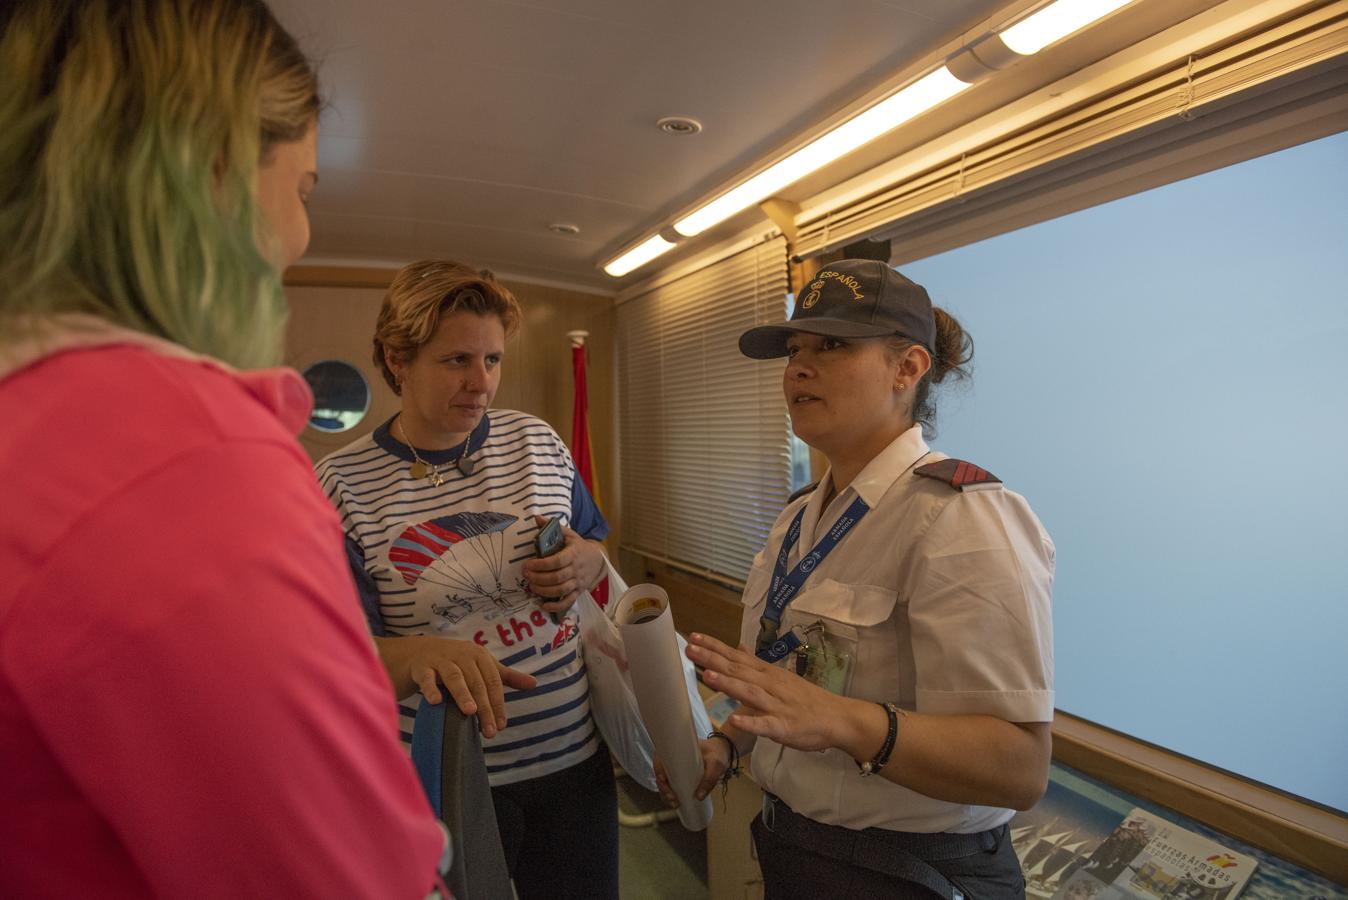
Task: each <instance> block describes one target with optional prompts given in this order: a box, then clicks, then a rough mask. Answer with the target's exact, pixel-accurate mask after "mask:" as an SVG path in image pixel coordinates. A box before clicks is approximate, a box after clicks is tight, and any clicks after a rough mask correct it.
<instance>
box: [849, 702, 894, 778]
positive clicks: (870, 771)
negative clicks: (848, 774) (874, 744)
mask: <svg viewBox="0 0 1348 900" xmlns="http://www.w3.org/2000/svg"><path fill="white" fill-rule="evenodd" d="M880 705H881V706H883V707H884V708H885V712H886V713H887V714H888V715H889V734H887V735H885V742H884V743H883V744H881V745H880V752H879V753H876V754H875V759H872V760H870V761H869V762H864V763H863V762H859V763H857V768H858V769H860V770H861V777H862V778H865V777H866V776H867V775H874V774H875V773H876V772H879V771H880V770H881V769H883V768H884V767H885V765H886V764H888V762H889V757H890V754H892V753H893V752H894V742H895V740H896V739H897V738H898V736H899V709H898V707H896V706H895V705H894V704H893V703H888V702H884V703H881V704H880Z"/></svg>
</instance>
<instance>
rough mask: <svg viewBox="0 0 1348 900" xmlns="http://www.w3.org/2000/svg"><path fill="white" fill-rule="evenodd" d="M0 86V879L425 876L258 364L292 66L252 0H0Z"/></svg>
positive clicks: (288, 172) (306, 174) (292, 121)
mask: <svg viewBox="0 0 1348 900" xmlns="http://www.w3.org/2000/svg"><path fill="white" fill-rule="evenodd" d="M0 83H3V84H4V85H5V88H4V91H3V92H0V421H3V422H4V423H5V427H4V429H3V430H0V484H3V485H4V488H3V500H0V510H2V512H0V572H3V573H4V577H3V578H0V760H3V765H0V848H3V850H0V857H3V862H0V896H3V897H83V896H98V897H101V898H119V897H137V898H140V897H189V896H190V897H231V898H238V897H319V896H332V897H343V898H381V900H382V898H421V897H425V896H427V895H428V893H431V892H432V891H433V890H434V889H436V888H437V885H438V884H439V876H438V875H437V870H438V868H439V863H440V860H441V856H442V851H443V848H444V836H443V832H442V830H441V829H440V828H439V827H438V825H437V823H436V821H435V819H434V817H433V815H432V813H431V811H430V807H429V805H428V803H427V800H426V798H425V796H424V794H423V792H422V790H421V787H420V785H419V783H418V781H417V778H416V775H415V773H414V772H413V770H412V768H411V765H410V763H409V761H408V760H407V758H406V756H405V755H404V754H403V753H402V751H401V750H400V748H399V744H398V737H397V725H396V722H397V708H396V706H395V705H394V703H393V701H392V696H393V691H392V688H391V686H390V684H389V681H388V677H387V675H386V673H385V671H384V669H383V668H382V666H381V664H380V662H379V659H378V657H377V655H376V654H375V651H374V647H373V645H372V644H371V642H370V638H369V635H368V633H367V631H366V628H365V623H364V619H363V617H362V613H361V608H360V605H359V602H358V599H357V596H356V593H355V588H354V585H353V584H352V582H351V579H350V575H349V573H348V571H347V565H346V560H345V556H344V551H343V537H342V529H341V525H340V524H339V522H338V520H337V516H336V514H335V512H334V511H333V509H332V507H331V506H330V505H329V504H328V502H327V501H326V499H325V498H324V496H323V494H322V492H321V491H320V490H319V488H318V485H317V484H316V482H315V480H314V477H313V473H312V470H311V469H310V466H309V461H308V459H307V458H306V456H305V454H304V453H303V452H302V451H301V449H300V447H299V445H298V444H297V442H296V440H295V434H296V433H297V432H298V431H299V430H300V429H301V428H303V426H304V424H305V422H306V420H307V418H308V414H309V407H310V405H311V397H310V395H309V392H308V388H307V387H306V386H305V384H304V382H303V380H302V379H301V378H300V377H299V376H298V374H296V373H295V372H293V371H290V370H286V369H258V368H257V367H260V366H266V365H271V364H274V361H275V360H276V359H277V357H278V356H279V352H278V351H279V347H280V341H281V337H282V328H283V324H284V319H285V303H284V297H283V294H282V290H281V283H280V271H281V270H282V269H283V268H284V267H285V266H286V265H288V264H289V263H291V262H293V261H294V260H295V259H296V258H298V257H299V256H300V255H301V254H302V253H303V252H304V248H305V246H306V245H307V243H308V218H307V215H306V213H305V207H304V204H305V202H306V200H307V199H308V194H309V192H310V191H311V190H312V189H313V186H314V183H315V182H316V180H317V174H316V163H315V124H316V120H317V114H318V109H319V99H318V96H317V91H316V81H315V77H314V74H313V71H312V69H311V67H310V66H309V64H308V63H307V62H306V60H305V59H304V57H303V55H302V54H301V53H300V52H299V50H298V48H297V47H296V44H295V42H294V40H293V39H292V38H291V37H290V36H289V35H288V34H287V33H286V32H285V31H284V30H283V29H282V28H281V27H280V26H279V25H278V24H277V22H276V21H275V19H274V18H273V17H272V15H271V13H270V12H269V11H268V9H267V7H266V6H265V5H264V4H263V3H261V2H258V0H17V2H13V0H11V2H10V3H7V4H6V5H5V7H4V9H3V11H0ZM491 666H492V670H491V672H490V673H488V674H489V675H496V670H495V668H494V663H492V664H491ZM498 677H499V676H498Z"/></svg>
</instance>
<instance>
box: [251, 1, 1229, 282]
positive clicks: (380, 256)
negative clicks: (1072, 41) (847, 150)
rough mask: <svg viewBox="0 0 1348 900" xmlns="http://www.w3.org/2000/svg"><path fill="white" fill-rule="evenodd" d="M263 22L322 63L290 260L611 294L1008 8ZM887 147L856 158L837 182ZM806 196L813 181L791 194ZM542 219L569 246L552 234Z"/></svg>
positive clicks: (512, 5) (347, 13) (332, 12)
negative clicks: (453, 266)
mask: <svg viewBox="0 0 1348 900" xmlns="http://www.w3.org/2000/svg"><path fill="white" fill-rule="evenodd" d="M1026 2H1027V0H1015V2H1014V3H1013V4H1012V5H1019V6H1020V7H1024V6H1025V5H1026ZM1207 5H1210V3H1208V2H1204V0H1163V2H1161V3H1159V4H1157V3H1138V4H1135V7H1134V8H1136V7H1143V6H1150V9H1151V12H1150V16H1151V18H1148V15H1149V14H1148V13H1147V12H1142V13H1133V14H1132V18H1131V19H1129V18H1123V17H1121V18H1120V19H1118V20H1116V22H1115V24H1114V25H1113V26H1112V29H1111V30H1112V32H1113V33H1114V34H1115V35H1116V38H1117V39H1124V38H1123V37H1121V36H1122V35H1123V34H1124V32H1128V33H1129V34H1131V33H1133V32H1136V33H1137V34H1145V33H1149V32H1150V31H1152V30H1155V28H1156V27H1159V26H1160V25H1161V24H1163V23H1160V22H1159V21H1153V20H1154V19H1155V18H1156V13H1155V10H1156V9H1157V8H1158V6H1159V7H1166V8H1167V9H1168V10H1169V12H1168V13H1167V14H1166V15H1165V16H1164V18H1165V19H1166V20H1173V19H1174V18H1176V17H1177V16H1182V15H1184V14H1191V13H1192V12H1193V11H1194V10H1195V9H1197V8H1201V7H1203V6H1207ZM271 6H272V8H273V9H274V10H275V11H276V14H277V16H278V17H279V18H280V20H281V21H282V23H283V24H285V25H286V27H288V28H289V29H290V30H291V31H292V32H293V33H294V34H295V35H296V36H297V37H298V38H299V40H300V42H301V44H302V45H303V46H304V48H305V50H306V51H307V52H308V53H309V54H310V55H311V56H313V57H314V58H315V59H316V60H317V61H318V63H319V73H320V78H321V81H322V89H323V92H324V95H325V99H326V100H327V101H328V108H327V110H326V111H325V112H324V115H323V119H322V122H321V125H320V133H319V170H320V185H319V188H318V190H317V191H316V192H315V194H314V196H313V198H312V201H311V205H310V211H311V214H312V221H313V241H312V244H311V246H310V250H309V254H308V256H307V257H306V261H334V260H345V261H360V262H373V261H382V262H391V263H402V262H406V261H409V260H412V259H417V258H423V257H447V258H454V259H459V260H462V261H465V262H468V263H471V264H473V265H475V266H486V267H490V268H492V269H495V270H496V271H498V272H500V273H503V274H508V275H514V276H517V277H526V278H531V279H537V280H543V281H550V282H555V283H560V284H568V285H572V286H576V287H581V288H589V289H599V290H604V291H615V290H617V289H618V288H619V287H621V286H622V285H623V284H624V283H628V282H630V281H632V280H633V279H635V278H637V277H640V275H641V274H643V273H642V272H640V271H639V272H638V273H634V275H632V276H628V278H627V279H626V280H625V281H618V280H615V279H611V278H609V277H608V276H606V275H604V274H603V273H602V272H601V271H600V270H599V268H598V266H599V264H600V263H602V262H604V261H606V260H607V259H608V258H609V257H610V256H612V255H613V254H614V253H615V252H616V251H618V250H620V249H622V248H623V247H624V245H625V244H627V243H629V242H631V241H632V240H634V239H636V238H639V237H644V236H646V235H647V234H649V233H650V232H651V231H652V230H654V229H655V228H656V227H658V226H659V225H661V224H663V223H667V222H668V220H669V216H671V215H672V214H673V213H675V212H676V211H680V210H684V209H686V208H687V207H688V206H689V205H690V204H691V203H693V202H694V201H696V200H698V199H699V198H701V197H704V196H705V195H706V194H707V193H708V192H709V191H711V190H713V189H715V188H716V187H717V186H718V185H721V184H723V183H725V182H726V181H727V180H728V179H731V178H733V177H735V176H736V175H737V174H738V173H741V172H743V171H744V170H745V169H747V168H749V167H752V166H753V165H754V164H755V163H756V162H759V161H760V160H762V159H763V158H764V157H765V156H766V155H770V154H772V153H774V152H776V151H778V150H779V149H780V148H782V147H783V146H784V145H786V144H789V143H790V142H792V141H793V140H797V139H799V138H800V136H801V135H803V134H806V133H808V132H809V131H810V130H811V128H813V127H816V126H817V125H818V123H820V122H822V121H823V120H825V119H827V118H829V116H830V115H832V114H834V113H836V112H837V111H838V110H839V109H840V108H841V107H843V106H846V105H847V104H849V103H852V102H854V101H856V100H858V99H859V98H862V97H863V96H864V95H866V94H867V93H868V92H872V91H874V90H875V89H876V88H877V87H879V86H882V85H884V84H885V83H887V82H891V81H892V80H893V79H894V78H895V76H896V75H897V74H899V73H901V72H902V71H903V70H904V69H905V67H909V66H911V65H913V64H914V63H916V62H917V61H919V60H921V58H922V57H924V56H928V55H930V54H931V53H932V52H933V51H935V50H938V49H939V48H941V47H942V46H943V45H946V44H950V43H951V42H952V41H956V40H958V39H959V38H960V37H961V36H962V35H966V36H969V37H972V36H976V35H977V34H979V33H981V28H979V26H981V25H983V24H985V20H987V19H988V17H989V16H991V15H993V14H994V13H996V11H997V10H998V9H999V8H1005V7H1007V6H1008V0H891V2H884V0H809V2H806V0H719V2H717V0H528V2H524V0H384V2H374V0H271ZM1120 22H1121V23H1122V24H1119V23H1120ZM976 28H978V30H973V29H976ZM1080 53H1081V50H1080V49H1079V48H1078V50H1077V51H1076V54H1077V55H1076V56H1074V55H1073V53H1072V52H1071V51H1067V52H1065V53H1064V52H1060V53H1059V54H1058V58H1057V61H1056V64H1055V63H1054V60H1053V57H1052V54H1049V53H1046V54H1041V55H1043V56H1045V57H1048V59H1047V60H1046V61H1045V62H1044V63H1043V65H1049V66H1053V67H1055V68H1056V69H1057V70H1059V71H1060V72H1061V71H1071V69H1072V68H1073V67H1074V66H1077V65H1079V64H1080V63H1081V62H1082V61H1083V60H1082V59H1080V58H1078V57H1079V56H1080ZM1096 55H1098V54H1096ZM1035 59H1036V60H1037V59H1038V57H1036V58H1035ZM1019 68H1025V65H1024V64H1021V67H1019ZM998 75H999V76H1005V75H1008V73H998ZM1021 78H1022V80H1023V78H1024V75H1023V74H1022V75H1021ZM1001 82H1002V84H1001V85H1000V86H999V87H998V88H996V89H993V90H987V89H985V88H984V86H983V85H980V91H981V94H980V93H979V92H976V91H970V92H966V95H965V97H969V96H973V95H975V94H979V96H980V97H981V100H975V101H974V102H973V103H972V104H969V103H966V105H967V106H969V107H970V113H969V114H971V115H972V114H974V113H977V112H985V111H986V110H987V108H989V105H990V104H992V106H991V108H995V104H996V103H998V102H1002V100H1003V98H1004V97H1007V96H1012V95H1014V94H1015V93H1016V91H1018V90H1019V91H1021V92H1023V88H1024V87H1026V85H1020V86H1019V87H1018V86H1017V78H1016V77H1006V78H1002V79H1001ZM962 99H964V98H962ZM667 115H684V116H692V117H694V118H696V119H698V120H700V121H701V122H702V123H703V125H704V126H705V130H704V131H703V132H702V133H701V134H699V135H694V136H670V135H666V134H663V133H661V132H660V131H659V130H658V129H657V128H656V127H655V121H656V120H657V119H658V118H660V117H662V116H667ZM921 132H922V129H917V130H916V131H914V134H915V135H917V136H919V137H920V134H921ZM877 144H884V142H877ZM890 144H891V145H892V141H891V142H890ZM891 149H892V146H890V145H883V146H878V147H871V148H867V149H866V150H863V151H860V152H859V153H858V154H854V155H853V156H854V158H853V159H852V160H850V161H849V162H850V163H851V164H850V166H844V167H842V170H839V171H837V172H835V173H833V174H834V175H835V176H837V177H836V178H835V180H841V177H846V176H847V175H850V174H855V173H856V172H857V171H860V170H861V167H863V166H864V165H867V164H873V163H874V162H875V161H876V160H877V158H878V157H879V156H880V155H882V154H884V153H889V152H890V151H891ZM820 186H821V185H820V183H819V179H818V178H816V179H815V180H814V182H813V184H812V185H798V186H797V189H798V192H799V191H800V190H803V189H805V188H807V187H808V188H811V189H817V188H818V187H820ZM747 215H748V216H749V217H750V218H752V217H753V216H759V217H760V218H761V214H760V213H757V212H756V211H755V212H752V213H749V214H747ZM745 221H746V219H745V216H741V217H739V218H738V219H737V220H736V221H735V222H731V223H727V225H726V226H725V227H724V228H722V229H721V232H722V233H724V232H725V231H726V229H728V228H731V227H735V226H736V223H738V226H739V227H743V225H744V224H745ZM553 222H567V223H572V224H575V225H577V226H579V228H580V233H579V234H577V235H575V236H562V235H556V234H553V233H551V232H550V231H549V230H548V225H549V224H550V223H553ZM680 249H683V248H682V247H681V248H680ZM672 256H673V254H672Z"/></svg>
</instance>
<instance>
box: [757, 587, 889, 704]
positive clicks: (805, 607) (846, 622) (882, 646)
mask: <svg viewBox="0 0 1348 900" xmlns="http://www.w3.org/2000/svg"><path fill="white" fill-rule="evenodd" d="M807 588H808V589H807V590H804V591H802V592H801V593H800V594H799V595H798V596H797V597H796V599H795V601H794V602H793V603H792V604H791V605H790V606H788V607H787V610H786V614H785V615H784V616H783V624H784V625H785V626H786V627H788V628H796V629H797V631H798V633H805V634H810V633H814V634H818V633H819V631H820V630H822V632H823V635H824V640H825V641H827V642H828V643H829V646H830V648H831V650H832V651H834V652H838V653H849V654H851V655H852V656H853V658H854V662H853V675H852V678H851V687H850V690H848V691H847V693H848V694H850V695H852V696H871V695H872V694H875V693H877V692H879V693H880V694H882V695H885V696H888V695H889V694H890V692H891V691H892V689H893V687H894V685H895V684H896V683H897V676H898V667H899V658H898V657H899V653H898V644H897V641H896V636H895V630H894V624H893V616H894V607H895V605H896V604H897V603H898V593H897V592H895V591H891V590H887V589H885V588H882V587H876V586H873V585H854V584H843V583H842V582H839V581H834V580H833V579H831V578H825V579H821V580H820V581H819V582H818V583H817V584H814V585H807Z"/></svg>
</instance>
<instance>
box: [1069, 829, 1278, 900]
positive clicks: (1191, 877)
mask: <svg viewBox="0 0 1348 900" xmlns="http://www.w3.org/2000/svg"><path fill="white" fill-rule="evenodd" d="M1256 865H1257V863H1256V861H1255V860H1254V859H1252V858H1251V857H1249V856H1246V855H1244V854H1241V853H1236V852H1234V851H1231V850H1228V849H1227V848H1225V847H1223V846H1221V845H1220V844H1218V843H1216V842H1215V841H1212V840H1209V839H1208V838H1205V837H1202V836H1200V835H1197V834H1194V833H1193V832H1192V831H1187V830H1185V829H1183V828H1180V827H1179V826H1178V825H1175V824H1173V823H1171V822H1167V821H1166V820H1165V819H1162V818H1160V817H1159V816H1154V815H1152V814H1151V813H1148V812H1146V811H1145V810H1141V809H1134V810H1133V811H1132V812H1130V813H1128V815H1127V816H1126V817H1125V818H1124V820H1123V822H1122V823H1120V825H1119V827H1117V828H1115V829H1114V831H1113V833H1112V834H1110V835H1109V837H1107V838H1105V839H1104V841H1102V842H1101V843H1100V846H1098V847H1096V848H1095V851H1094V852H1093V853H1091V855H1090V857H1089V858H1087V859H1086V861H1085V863H1084V864H1082V865H1079V866H1077V867H1076V869H1075V871H1073V872H1072V873H1071V875H1070V877H1068V878H1066V879H1065V880H1062V881H1060V882H1059V886H1058V889H1057V891H1056V892H1055V893H1054V894H1053V900H1234V898H1235V897H1236V896H1238V895H1239V894H1240V892H1241V891H1242V890H1243V889H1244V887H1245V885H1246V884H1247V883H1248V882H1249V880H1250V876H1251V875H1253V874H1254V869H1255V866H1256Z"/></svg>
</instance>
